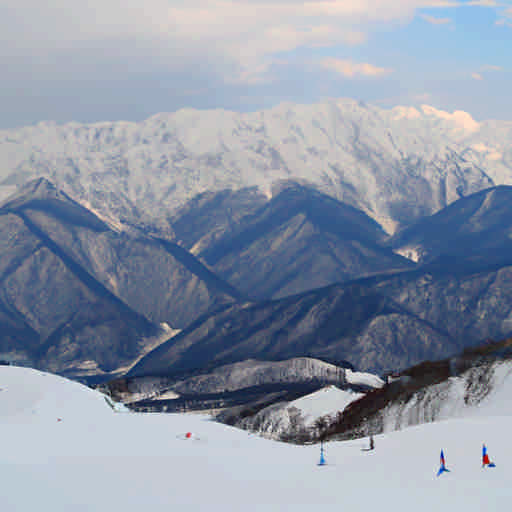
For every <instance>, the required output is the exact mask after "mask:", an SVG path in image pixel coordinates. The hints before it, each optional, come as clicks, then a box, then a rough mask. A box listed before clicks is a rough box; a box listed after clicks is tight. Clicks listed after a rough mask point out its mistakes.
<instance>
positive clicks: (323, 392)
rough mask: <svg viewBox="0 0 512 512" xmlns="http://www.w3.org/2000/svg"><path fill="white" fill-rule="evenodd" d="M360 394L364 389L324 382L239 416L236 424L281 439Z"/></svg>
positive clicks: (330, 412)
mask: <svg viewBox="0 0 512 512" xmlns="http://www.w3.org/2000/svg"><path fill="white" fill-rule="evenodd" d="M361 396H363V393H355V392H354V391H345V390H341V389H338V388H337V387H336V386H326V387H324V388H322V389H319V390H318V391H315V392H314V393H310V394H308V395H305V396H302V397H300V398H297V399H296V400H293V401H291V402H279V403H276V404H273V405H270V406H268V407H265V408H264V409H262V410H261V411H259V412H258V413H257V414H255V415H254V416H249V417H247V418H242V419H241V420H240V421H239V422H237V426H240V427H242V428H244V429H246V430H249V431H251V432H255V433H258V434H260V435H263V436H265V437H268V438H271V439H280V438H282V437H281V436H283V435H284V436H287V435H288V436H292V435H293V434H294V433H295V434H296V432H294V430H296V429H298V428H303V429H310V428H312V427H313V426H314V425H315V422H316V420H317V419H319V418H321V417H325V416H329V417H330V418H331V419H334V418H335V416H336V414H337V413H338V412H340V411H343V409H345V407H347V405H348V404H349V403H350V402H353V401H354V400H357V399H358V398H360V397H361Z"/></svg>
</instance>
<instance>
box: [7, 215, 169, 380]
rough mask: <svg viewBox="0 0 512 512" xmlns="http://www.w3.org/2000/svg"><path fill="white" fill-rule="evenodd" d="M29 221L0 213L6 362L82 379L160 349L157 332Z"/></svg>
mask: <svg viewBox="0 0 512 512" xmlns="http://www.w3.org/2000/svg"><path fill="white" fill-rule="evenodd" d="M24 217H25V216H24V214H20V215H19V216H18V215H14V214H12V213H8V214H3V213H2V212H1V211H0V234H1V235H2V240H3V243H2V259H1V261H2V267H3V268H2V274H1V279H0V324H1V327H2V330H1V331H0V346H1V347H2V348H1V350H2V352H3V353H4V355H6V356H10V357H11V358H14V359H18V360H20V361H22V362H25V363H27V364H30V365H32V366H36V367H40V368H44V369H48V370H52V371H57V372H60V373H67V374H70V375H77V374H81V373H82V372H84V371H85V372H87V371H94V372H110V371H114V370H117V369H119V368H121V367H123V366H126V365H129V364H131V362H132V361H133V360H134V359H136V358H137V357H138V356H139V355H141V354H143V353H144V352H145V351H147V349H148V348H151V347H152V346H154V345H155V342H156V339H157V337H158V336H160V335H161V334H162V330H161V329H160V328H158V326H156V325H155V324H153V323H151V322H150V321H149V320H147V319H146V318H145V317H144V316H142V315H140V314H138V313H136V312H135V311H133V310H131V309H130V308H129V307H128V306H127V305H126V304H124V303H123V302H122V301H121V300H120V299H119V298H117V297H116V296H114V295H113V294H112V293H111V292H109V291H108V290H107V289H106V288H105V287H104V286H103V285H102V284H101V283H99V282H97V281H96V280H95V279H94V277H93V276H91V275H90V274H88V273H87V272H86V271H85V270H84V269H83V268H81V267H80V266H79V265H78V264H77V263H76V262H74V261H73V260H72V259H71V258H70V257H69V256H67V255H63V254H62V252H61V251H60V250H59V249H58V247H56V245H55V244H54V243H53V242H52V241H51V240H49V239H48V238H47V237H45V236H42V237H40V236H38V234H39V231H38V229H37V228H36V229H33V228H34V226H32V225H31V222H30V221H28V222H27V224H25V222H24ZM29 226H30V227H29ZM31 228H32V229H31ZM62 256H64V258H63V257H62Z"/></svg>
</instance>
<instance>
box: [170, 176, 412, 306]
mask: <svg viewBox="0 0 512 512" xmlns="http://www.w3.org/2000/svg"><path fill="white" fill-rule="evenodd" d="M223 194H224V193H223ZM251 197H252V196H251ZM221 199H222V197H221V198H219V199H218V201H215V200H213V199H211V200H210V202H209V203H208V204H207V205H204V204H203V203H201V205H202V208H198V209H197V216H194V211H196V210H195V209H194V208H193V207H192V206H190V207H189V209H188V210H187V218H188V219H192V220H194V219H196V229H197V230H199V227H198V226H199V225H200V224H201V222H202V221H203V220H204V219H207V218H208V215H206V211H209V212H210V215H211V217H212V218H214V217H216V215H217V213H216V210H215V207H216V206H217V204H218V203H219V202H221V203H222V201H221ZM239 199H240V197H239ZM250 205H251V207H252V206H253V205H254V201H253V202H252V203H250ZM205 209H206V211H205ZM237 222H238V224H237V225H236V226H234V227H232V228H231V229H224V230H223V234H222V236H220V237H215V238H212V239H211V240H210V243H208V244H207V243H206V242H205V240H204V239H202V242H201V244H202V249H201V251H200V253H199V256H200V257H201V258H202V259H203V260H204V261H205V262H206V263H207V264H208V265H210V266H211V267H212V268H213V269H214V270H215V272H216V273H217V274H219V275H220V276H221V277H223V278H224V279H225V280H226V281H229V282H230V283H231V284H232V285H233V286H235V287H236V288H238V289H240V290H242V291H244V292H245V293H246V294H248V295H250V296H251V297H253V298H259V299H265V298H279V297H284V296H288V295H293V294H295V293H299V292H303V291H307V290H311V289H314V288H318V287H321V286H325V285H328V284H332V283H335V282H341V281H346V280H349V279H352V278H354V277H358V276H363V275H368V274H373V273H378V272H385V271H389V270H392V269H394V270H397V269H406V268H411V267H412V266H413V264H412V263H411V262H410V261H407V260H406V259H405V258H402V257H400V256H398V255H396V254H394V253H393V252H392V251H391V250H389V249H387V248H384V247H383V246H382V241H383V239H384V238H385V233H384V231H383V230H382V229H381V227H380V226H379V225H378V224H377V223H376V222H375V221H374V220H372V219H370V218H369V217H368V216H366V215H365V214H364V213H363V212H361V211H359V210H356V209H355V208H353V207H351V206H348V205H346V204H343V203H340V202H339V201H337V200H335V199H333V198H331V197H328V196H326V195H325V194H322V193H320V192H318V191H316V190H314V189H313V188H311V187H307V186H302V185H298V184H296V183H286V184H284V185H282V188H281V190H280V191H276V192H275V196H274V197H273V198H272V200H270V201H268V202H267V203H265V204H264V205H263V206H262V207H260V208H259V209H258V210H257V211H255V213H253V214H252V215H245V216H241V217H239V218H238V220H237ZM175 229H176V228H175ZM195 238H197V237H195Z"/></svg>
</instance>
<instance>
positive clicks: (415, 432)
mask: <svg viewBox="0 0 512 512" xmlns="http://www.w3.org/2000/svg"><path fill="white" fill-rule="evenodd" d="M0 388H1V391H0V439H1V440H2V449H1V451H0V482H1V487H2V505H1V510H2V512H11V511H16V512H24V511H27V512H28V511H30V512H33V511H40V510H42V511H46V510H49V511H50V510H51V511H52V512H70V511H84V512H85V511H88V512H89V511H94V512H102V511H109V512H112V511H123V512H131V511H133V512H135V511H137V512H139V511H140V510H151V511H152V512H153V511H163V510H165V511H171V510H185V511H190V510H197V511H203V510H205V511H206V510H208V511H241V510H243V511H253V510H263V511H278V510H279V511H283V510H294V511H309V510H322V511H324V510H326V511H331V510H332V511H334V510H336V511H339V510H354V511H360V510H361V511H364V510H379V511H388V510H389V511H397V510H398V511H412V510H414V511H428V512H431V511H432V510H438V509H440V508H442V509H443V510H451V511H464V512H468V511H481V510H507V509H508V506H509V503H510V499H511V497H512V489H511V487H510V476H511V472H510V471H509V469H508V468H509V466H510V464H511V462H512V444H511V443H510V442H509V438H510V434H509V432H510V429H511V428H512V417H511V416H508V415H502V414H503V411H504V410H507V409H508V406H507V403H508V400H509V398H508V397H509V396H510V395H507V394H503V395H502V396H501V400H503V402H501V403H500V402H499V401H497V402H495V403H494V404H493V406H494V407H495V409H494V410H495V412H496V414H498V413H499V414H500V415H499V416H488V415H483V416H482V417H473V418H466V419H458V420H448V421H443V422H439V423H434V424H429V425H422V426H418V427H413V428H409V429H406V430H404V431H401V432H393V433H390V434H386V435H383V436H376V438H375V445H376V449H375V451H373V452H362V451H361V448H362V447H363V446H364V445H366V444H367V442H366V441H363V440H357V441H349V442H336V443H327V444H326V446H325V457H326V460H327V466H323V467H319V466H317V465H316V464H317V462H318V459H319V447H318V446H294V445H287V444H282V443H278V442H275V441H269V440H265V439H262V438H259V437H256V436H253V435H248V434H247V432H243V431H239V430H236V429H233V428H230V427H226V426H225V425H221V424H218V423H214V422H212V421H210V420H209V418H208V417H204V416H199V415H184V414H119V413H114V412H113V411H112V409H111V408H110V407H109V406H108V405H107V403H106V401H105V399H104V397H103V396H102V395H100V394H99V393H97V392H94V391H91V390H89V389H87V388H85V387H83V386H81V385H79V384H76V383H73V382H70V381H67V380H65V379H62V378H60V377H55V376H51V375H48V374H42V373H40V372H36V371H33V370H29V369H22V368H15V367H5V368H0ZM500 405H502V406H503V407H504V408H502V409H500ZM500 411H501V412H500ZM58 418H60V419H61V421H58ZM189 431H190V432H192V433H193V434H194V436H193V438H192V439H191V440H184V433H186V432H189ZM482 442H486V444H487V447H488V450H489V455H490V457H491V460H493V461H494V462H495V463H496V465H497V467H496V468H495V469H492V470H490V469H486V470H483V469H481V467H480V454H481V444H482ZM441 448H443V449H444V453H445V456H446V462H447V467H448V468H449V469H451V473H447V474H444V475H442V476H441V477H439V478H436V476H435V473H436V471H437V469H438V462H439V451H440V449H441Z"/></svg>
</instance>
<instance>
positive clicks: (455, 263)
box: [391, 186, 512, 271]
mask: <svg viewBox="0 0 512 512" xmlns="http://www.w3.org/2000/svg"><path fill="white" fill-rule="evenodd" d="M391 244H392V246H393V248H394V249H395V250H398V251H400V252H401V253H405V252H407V251H408V250H409V251H411V250H414V251H416V252H417V253H418V255H419V256H420V262H421V263H435V264H436V265H437V266H444V267H445V268H447V269H448V268H456V267H459V271H460V266H461V265H467V266H472V267H473V268H476V267H477V266H480V267H485V266H488V265H490V264H500V265H506V264H512V187H508V186H500V187H493V188H490V189H487V190H483V191H481V192H477V193H476V194H472V195H470V196H468V197H464V198H462V199H459V200H458V201H456V202H455V203H452V204H451V205H450V206H448V207H446V208H444V209H443V210H441V211H440V212H438V213H436V214H435V215H432V216H430V217H425V218H424V219H422V220H420V221H419V222H417V223H416V224H414V225H413V226H410V227H409V228H407V229H405V230H403V231H402V232H400V233H398V234H397V235H395V236H394V237H393V239H392V241H391Z"/></svg>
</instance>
